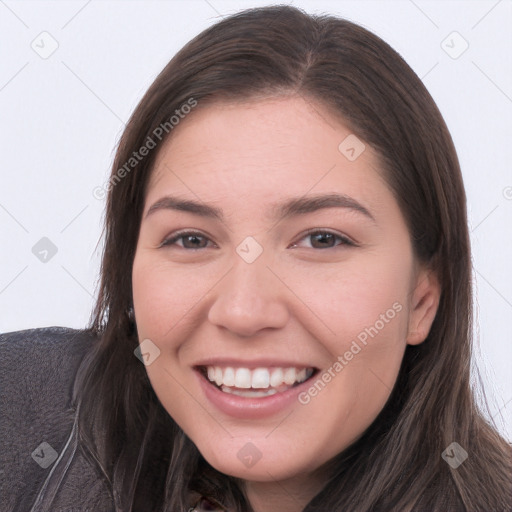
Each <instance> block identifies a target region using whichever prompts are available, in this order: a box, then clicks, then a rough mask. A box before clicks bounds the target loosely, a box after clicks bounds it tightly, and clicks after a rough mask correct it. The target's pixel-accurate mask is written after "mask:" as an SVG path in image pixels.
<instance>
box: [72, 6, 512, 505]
mask: <svg viewBox="0 0 512 512" xmlns="http://www.w3.org/2000/svg"><path fill="white" fill-rule="evenodd" d="M276 95H301V96H302V97H303V98H304V99H306V100H307V101H311V102H313V103H314V102H316V103H318V104H321V105H323V106H325V107H326V108H327V109H328V112H329V113H330V114H331V115H334V116H339V117H340V119H342V120H343V122H344V123H345V124H346V125H348V126H349V127H350V128H351V130H352V131H353V133H355V134H356V135H357V136H358V137H359V138H360V139H362V140H364V141H365V143H367V144H369V145H371V146H372V147H373V148H374V149H375V150H376V151H377V153H378V154H379V155H380V160H381V164H382V172H383V175H384V177H385V179H386V181H387V183H388V185H389V187H390V188H391V190H392V191H393V193H394V195H395V198H396V200H397V202H398V204H399V206H400V208H401V211H402V214H403V216H404V218H405V219H406V222H407V225H408V228H409V232H410V236H411V240H412V243H413V248H414V252H415V255H416V257H417V259H418V261H421V262H423V263H425V264H427V265H429V267H430V268H431V269H432V271H435V272H436V273H437V275H438V278H439V280H440V282H441V286H442V295H441V300H440V304H439V308H438V311H437V315H436V318H435V320H434V323H433V325H432V328H431V331H430V333H429V335H428V337H427V339H426V341H425V342H424V343H422V344H420V345H418V346H408V347H407V349H406V352H405V356H404V359H403V362H402V367H401V370H400V373H399V376H398V380H397V383H396V386H395V388H394V390H393V392H392V394H391V396H390V398H389V400H388V402H387V403H386V405H385V407H384V409H383V410H382V411H381V413H380V414H379V416H378V418H376V419H375V421H374V422H373V423H372V425H371V426H370V427H369V428H368V429H367V430H366V431H365V432H364V434H363V436H362V437H361V438H360V439H359V440H358V441H357V442H356V443H355V444H353V445H352V446H350V447H349V448H348V449H346V450H344V451H343V452H342V453H340V454H339V455H338V456H336V457H335V458H334V459H333V460H331V461H330V462H329V464H328V466H329V467H330V469H331V473H330V474H331V477H330V479H329V480H328V481H326V482H325V487H324V489H323V490H322V491H321V492H320V493H319V494H318V495H317V496H316V497H315V498H314V499H313V500H312V502H311V503H309V504H308V506H307V507H306V508H305V511H308V512H312V511H320V510H321V511H332V512H334V511H342V510H343V511H347V510H350V511H356V510H357V511H376V510H379V511H390V510H400V511H423V510H429V511H446V510H468V511H483V510H486V511H490V510H494V511H504V510H510V507H511V492H510V481H511V478H512V473H511V460H510V452H511V450H510V444H509V443H507V441H506V440H504V439H503V438H502V437H500V435H499V434H498V433H497V431H496V429H495V428H494V427H493V426H492V425H490V424H489V422H488V421H487V420H486V419H485V418H484V416H483V414H482V413H481V411H480V410H479V407H478V405H477V403H476V401H475V397H474V391H473V390H472V389H471V386H470V362H471V345H472V341H471V340H472V290H471V279H472V277H471V276H472V274H471V258H470V244H469V235H468V228H467V217H466V198H465V192H464V187H463V181H462V176H461V171H460V168H459V163H458V160H457V155H456V152H455V149H454V146H453V142H452V139H451V137H450V134H449V132H448V129H447V127H446V125H445V123H444V121H443V119H442V116H441V114H440V113H439V111H438V109H437V107H436V105H435V103H434V101H433V99H432V98H431V96H430V95H429V93H428V92H427V90H426V88H425V87H424V86H423V84H422V83H421V81H420V80H419V78H418V77H417V76H416V75H415V73H414V72H413V71H412V70H411V68H410V67H409V66H408V65H407V64H406V63H405V61H404V60H403V59H402V58H401V57H400V56H399V55H398V54H397V53H396V52H395V51H394V50H393V49H392V48H391V47H390V46H388V45H387V44H386V43H385V42H384V41H382V40H381V39H380V38H378V37H377V36H375V35H374V34H372V33H371V32H369V31H367V30H365V29H363V28H362V27H360V26H358V25H356V24H354V23H351V22H348V21H346V20H343V19H339V18H336V17H333V16H327V15H321V16H320V15H318V16H313V15H308V14H306V13H304V12H303V11H301V10H299V9H296V8H293V7H289V6H272V7H264V8H257V9H248V10H244V11H241V12H239V13H237V14H235V15H233V16H230V17H228V18H226V19H223V20H222V21H220V22H218V23H217V24H215V25H213V26H212V27H210V28H208V29H206V30H205V31H203V32H202V33H201V34H199V35H198V36H197V37H195V38H194V39H193V40H192V41H190V42H189V43H188V44H187V45H186V46H185V47H184V48H183V49H182V50H181V51H179V53H177V54H176V55H175V57H174V58H173V59H172V60H171V61H170V62H169V64H168V65H167V66H166V67H165V69H164V70H163V71H162V72H161V73H160V74H159V76H158V77H157V78H156V80H155V81H154V83H153V84H152V85H151V87H150V88H149V90H148V91H147V93H146V94H145V96H144V97H143V98H142V100H141V101H140V103H139V105H138V106H137V108H136V109H135V111H134V113H133V115H132V117H131V119H130V120H129V122H128V124H127V127H126V129H125V131H124V133H123V135H122V138H121V140H120V142H119V147H118V149H117V154H116V157H115V161H114V165H113V169H112V178H115V179H111V181H110V185H109V190H108V196H107V207H106V217H105V228H104V236H105V245H104V253H103V260H102V265H101V283H100V287H99V295H98V300H97V304H96V307H95V310H94V312H93V316H92V318H91V324H90V326H89V327H88V329H89V330H90V331H91V332H92V333H94V334H95V335H97V337H98V342H97V344H96V345H95V346H94V349H93V350H92V351H91V352H90V354H89V357H88V359H87V360H85V361H84V363H83V365H82V367H81V370H80V372H79V375H78V377H77V380H76V385H75V392H74V398H75V401H76V404H80V415H79V431H80V439H81V441H82V446H83V448H84V451H85V452H86V453H87V454H88V456H89V457H91V458H93V459H94V460H95V461H96V462H97V463H98V464H99V466H100V467H101V468H102V469H103V471H104V473H105V477H106V478H107V479H108V480H109V481H110V483H111V486H112V490H113V495H114V499H115V502H116V508H117V510H123V511H128V510H137V511H139V510H152V511H157V510H158V511H172V512H176V511H178V510H188V509H189V507H190V506H191V503H190V493H191V492H193V491H195V492H197V493H199V494H204V495H207V496H211V497H213V498H214V499H216V500H217V501H219V502H221V503H223V504H224V505H225V506H226V507H227V508H228V509H229V510H233V511H242V510H251V508H250V504H249V503H248V502H247V500H246V498H245V494H244V486H243V482H241V481H239V480H237V479H235V478H232V477H229V476H226V475H223V474H221V473H219V472H218V471H216V470H215V469H214V468H212V467H211V466H210V465H209V464H208V463H207V462H206V461H205V460H204V458H203V457H202V456H201V454H200V453H199V452H198V450H197V448H196V447H195V445H194V444H193V443H192V442H191V441H190V439H189V438H188V437H187V436H186V435H185V434H184V432H183V431H182V430H181V429H180V428H179V427H178V426H177V425H176V423H175V422H174V421H173V419H172V418H171V417H170V416H169V414H168V413H167V412H166V410H165V409H164V408H163V407H162V405H161V404H160V403H159V401H158V399H157V397H156V395H155V393H154V391H153V389H152V387H151V384H150V382H149V379H148V377H147V374H146V371H145V368H144V366H143V365H142V364H141V363H140V361H139V360H138V359H137V358H136V357H135V356H134V353H133V352H134V349H135V348H136V347H137V346H138V340H137V333H136V329H135V327H134V322H133V318H131V316H130V313H129V312H130V307H131V305H132V283H131V269H132V264H133V259H134V253H135V248H136V244H137V238H138V232H139V226H140V221H141V215H142V211H143V207H144V198H145V191H146V187H147V183H148V179H149V176H150V173H151V172H152V168H153V164H154V161H155V158H156V155H157V154H158V150H159V148H160V147H161V146H162V145H163V142H164V141H165V140H166V139H167V138H168V137H170V136H172V127H171V126H169V123H168V121H169V119H170V118H171V117H172V116H173V114H175V111H176V110H179V109H180V108H182V106H183V105H185V104H187V103H188V104H190V101H191V100H192V101H195V102H197V107H196V108H201V105H205V104H208V103H210V102H215V101H218V100H223V101H226V100H227V101H247V100H251V99H254V98H258V97H272V96H276ZM166 122H167V123H168V125H167V130H165V133H163V132H162V133H163V135H165V136H162V137H161V139H162V141H159V143H158V147H156V148H155V149H153V150H152V151H150V152H149V153H148V154H147V155H146V156H145V157H144V158H143V159H141V160H140V161H137V163H136V165H133V168H132V167H130V168H127V167H126V163H127V162H129V161H130V158H131V157H133V153H134V152H136V151H137V150H138V149H139V148H141V147H142V146H144V145H145V144H146V145H147V143H148V137H151V138H153V139H154V138H155V129H157V128H158V127H159V126H161V125H162V124H164V123H166ZM185 122H186V121H185ZM123 166H125V172H123V173H121V172H120V171H119V170H120V169H122V168H123ZM121 174H122V176H120V175H121ZM452 442H457V443H458V444H459V445H460V446H461V447H463V448H464V450H465V451H466V452H467V453H468V458H467V459H466V460H465V461H464V462H463V463H462V464H461V465H460V466H459V467H458V468H456V469H454V468H452V467H451V466H450V465H449V464H447V462H446V461H445V460H443V458H442V456H441V454H442V452H443V451H444V450H445V449H446V448H447V447H449V446H450V445H451V443H452Z"/></svg>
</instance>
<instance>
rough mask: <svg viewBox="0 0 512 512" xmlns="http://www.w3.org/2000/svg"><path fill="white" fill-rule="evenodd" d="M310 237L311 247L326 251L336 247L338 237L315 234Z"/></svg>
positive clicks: (329, 234)
mask: <svg viewBox="0 0 512 512" xmlns="http://www.w3.org/2000/svg"><path fill="white" fill-rule="evenodd" d="M309 236H310V239H311V247H314V248H315V249H325V248H328V247H334V246H335V245H336V236H335V235H333V234H332V233H315V234H313V235H309Z"/></svg>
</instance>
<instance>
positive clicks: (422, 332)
mask: <svg viewBox="0 0 512 512" xmlns="http://www.w3.org/2000/svg"><path fill="white" fill-rule="evenodd" d="M440 298H441V286H440V284H439V280H438V278H437V275H436V274H435V272H434V271H433V270H431V269H427V268H422V269H421V270H420V271H419V272H418V273H417V276H416V282H415V287H414V291H413V293H412V298H411V303H410V310H409V331H408V334H407V339H406V341H407V343H408V344H409V345H419V344H420V343H423V342H424V341H425V339H426V338H427V336H428V333H429V332H430V328H431V327H432V323H433V322H434V318H435V317H436V313H437V308H438V306H439V300H440Z"/></svg>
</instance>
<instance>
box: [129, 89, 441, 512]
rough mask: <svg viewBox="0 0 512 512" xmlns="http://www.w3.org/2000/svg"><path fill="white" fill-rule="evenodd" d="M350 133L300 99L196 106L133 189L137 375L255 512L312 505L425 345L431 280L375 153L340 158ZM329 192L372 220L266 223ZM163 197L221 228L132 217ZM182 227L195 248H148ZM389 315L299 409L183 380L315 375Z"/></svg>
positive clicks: (173, 218) (198, 221)
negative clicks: (291, 203)
mask: <svg viewBox="0 0 512 512" xmlns="http://www.w3.org/2000/svg"><path fill="white" fill-rule="evenodd" d="M350 134H351V131H350V129H349V128H348V127H346V126H345V125H344V124H342V123H341V122H340V121H339V120H336V119H334V118H333V117H331V115H330V114H329V112H328V111H327V110H325V109H324V108H322V106H321V105H319V104H318V103H316V102H315V101H314V100H309V99H308V100H305V99H303V98H302V97H299V96H288V97H279V98H270V99H265V100H261V99H259V100H255V101H252V102H246V103H238V104H235V103H232V104H220V103H214V104H211V105H208V106H205V105H203V106H201V105H199V106H198V108H197V109H196V110H195V111H194V112H193V113H192V114H190V115H189V116H188V117H187V118H186V119H185V120H183V121H182V122H181V123H180V124H179V125H178V126H177V127H176V128H175V129H174V130H173V132H172V137H171V138H170V139H169V140H167V141H166V142H165V144H164V145H163V146H162V148H161V151H160V153H159V155H158V158H157V161H156V164H155V167H154V170H153V173H152V176H151V179H150V183H149V186H148V189H147V195H146V202H145V209H144V213H143V220H142V223H141V229H140V235H139V240H138V245H137V249H136V254H135V259H134V264H133V274H132V278H133V299H134V309H135V316H136V323H137V329H138V335H139V339H140V340H141V341H142V340H144V339H146V338H149V339H151V340H152V342H153V343H155V344H156V345H157V346H158V348H159V349H160V351H161V353H160V356H159V357H158V358H157V359H155V361H154V362H153V363H152V364H150V365H148V366H146V370H147V372H148V376H149V378H150V380H151V383H152V386H153V388H154V390H155V392H156V394H157V396H158V398H159V399H160V401H161V403H162V404H163V406H164V407H165V409H166V410H167V411H168V412H169V414H170V415H171V416H172V417H173V418H174V420H175V421H176V422H177V423H178V424H179V425H180V426H181V428H182V429H183V430H184V431H185V432H186V434H187V435H188V436H189V437H190V438H191V439H192V441H193V442H194V443H195V444H196V446H197V447H198V449H199V450H200V452H201V453H202V455H203V456H204V457H205V459H206V460H207V461H208V462H209V463H210V464H211V465H212V466H213V467H215V468H216V469H218V470H219V471H221V472H223V473H225V474H228V475H233V476H236V477H238V478H241V479H243V480H244V481H245V483H246V492H247V496H248V498H249V500H250V502H251V505H252V506H253V508H254V510H255V511H256V512H272V511H279V512H286V511H294V512H296V511H300V510H302V509H303V508H304V506H305V505H306V504H307V503H308V501H310V500H311V498H312V497H313V496H314V495H315V494H316V493H317V492H319V490H320V489H321V488H322V486H323V484H324V483H325V478H326V476H325V475H324V474H323V473H322V466H323V465H324V464H325V463H326V462H327V461H329V460H330V459H331V458H332V457H334V456H335V455H336V454H338V453H340V452H341V451H342V450H344V449H345V448H347V447H348V446H349V445H350V444H352V443H353V442H354V441H355V440H356V439H357V438H358V437H360V436H361V434H362V433H363V432H364V430H365V429H366V428H367V427H368V426H369V425H370V424H371V423H372V421H373V420H374V419H375V418H376V416H377V415H378V413H379V412H380V411H381V410H382V408H383V406H384V405H385V403H386V400H387V399H388V397H389V395H390V392H391V389H392V387H393V385H394V383H395V381H396V378H397V375H398V371H399V367H400V363H401V360H402V357H403V354H404V350H405V348H406V345H407V344H408V343H409V344H417V343H421V342H422V341H424V339H425V337H426V336H427V334H428V332H429V329H430V327H431V324H432V321H433V319H434V317H435V313H436V310H437V307H438V303H439V295H440V287H439V283H438V281H437V280H436V278H435V276H434V275H433V274H432V273H431V272H429V271H428V270H427V269H425V268H423V267H422V266H421V265H419V263H418V262H417V261H416V259H415V257H414V255H413V251H412V246H411V242H410V236H409V233H408V230H407V227H406V224H405V221H404V218H403V216H402V214H401V212H400V210H399V207H398V204H397V202H396V200H395V199H394V197H393V195H392V193H391V191H390V190H389V188H388V186H387V184H386V182H385V180H384V178H383V175H382V171H381V170H380V166H379V159H378V157H377V155H376V153H375V152H374V151H372V149H371V148H370V147H369V146H368V145H366V149H365V150H364V151H363V152H362V153H361V155H360V156H359V157H358V158H357V159H356V160H355V161H349V160H348V159H347V158H346V156H345V155H344V154H342V153H341V152H340V151H339V150H338V145H339V144H340V142H342V141H343V140H344V139H345V137H347V136H348V135H350ZM333 192H336V193H340V194H346V195H348V196H350V197H351V198H353V199H355V200H356V201H357V202H359V203H360V204H361V205H363V206H364V207H365V208H366V209H367V210H368V211H369V212H370V213H371V215H372V216H373V220H372V219H370V218H369V217H367V216H365V215H363V214H362V213H360V212H357V211H354V210H352V209H348V208H342V207H329V208H323V209H320V210H318V211H315V212H310V213H306V214H299V215H294V216H291V217H289V218H284V219H281V220H279V219H277V218H275V217H273V216H272V213H273V211H274V210H272V206H273V205H274V204H276V203H281V202H283V201H285V200H286V199H289V198H300V197H304V196H306V197H312V196H315V195H322V194H328V193H333ZM171 194H172V195H173V196H176V197H178V198H180V199H188V200H192V201H199V202H200V203H202V204H208V205H213V206H215V207H217V208H221V209H222V211H223V218H222V220H218V219H214V218H205V217H202V216H199V215H197V214H194V213H190V212H183V211H176V210H174V209H159V210H155V211H153V212H152V213H151V214H150V215H148V216H146V215H147V212H148V210H149V208H150V207H151V206H152V205H153V204H154V203H155V202H157V201H158V200H160V199H161V198H162V197H163V196H166V195H171ZM184 228H187V229H192V230H194V231H198V232H200V233H202V237H200V238H199V239H195V240H193V242H194V243H195V244H196V245H195V246H197V245H199V247H200V248H195V249H191V248H186V247H194V245H192V246H191V245H184V243H185V244H187V240H188V239H187V240H184V239H179V240H178V241H177V242H176V243H175V244H174V245H168V246H160V245H161V243H162V242H163V241H164V240H166V239H169V238H170V235H172V234H173V233H176V232H177V231H178V230H182V229H184ZM313 228H315V229H317V228H318V229H323V230H328V231H330V232H332V233H334V235H336V236H334V237H330V238H328V242H327V245H328V247H323V248H318V245H315V243H316V238H315V237H311V236H308V235H307V234H305V232H306V231H307V230H309V229H313ZM338 235H342V236H346V237H348V238H349V239H350V240H352V241H353V242H354V243H356V244H357V245H355V246H351V245H346V244H343V243H341V240H340V239H338V238H337V236H338ZM247 236H252V237H254V238H255V239H256V240H257V241H258V243H259V244H260V245H261V247H262V248H263V252H262V254H261V255H260V256H259V257H258V258H257V259H256V260H255V261H254V262H253V263H250V264H249V263H247V262H246V261H244V259H242V258H241V257H240V256H239V254H238V253H237V252H236V248H237V246H238V245H239V244H240V242H242V240H244V239H245V238H246V237H247ZM329 243H332V246H330V247H329ZM204 244H206V245H205V246H204ZM201 246H203V247H202V248H201ZM397 303H398V304H399V305H400V306H401V311H400V312H399V313H397V314H396V316H394V318H393V319H392V320H389V321H388V322H387V323H385V325H384V327H383V328H382V329H380V330H378V334H377V335H375V336H374V337H372V338H369V340H368V343H367V345H365V346H363V345H361V344H360V345H361V346H362V349H361V351H360V352H359V353H357V355H355V356H354V357H353V359H352V360H350V361H348V363H347V364H346V365H345V366H344V367H343V370H342V371H340V372H338V373H336V376H335V377H334V378H332V379H331V381H330V382H329V383H328V384H327V385H326V386H325V387H324V388H323V389H322V390H321V392H319V393H318V394H317V395H316V396H314V397H312V398H311V400H310V401H309V403H307V404H305V405H303V404H301V403H299V402H294V403H293V405H292V406H291V407H288V408H286V409H285V410H282V411H279V412H278V413H277V414H274V415H272V416H270V417H267V418H263V419H251V420H245V419H236V418H233V417H231V416H228V415H226V414H224V413H222V412H220V411H219V410H218V409H217V408H215V407H214V405H213V404H212V403H210V402H209V401H208V400H207V399H206V398H205V396H204V393H203V392H202V389H201V388H200V386H199V384H198V379H197V376H196V373H195V371H194V370H193V369H192V367H193V366H194V364H196V363H197V362H198V361H199V360H201V359H203V358H205V357H207V356H211V355H217V356H222V357H228V356H229V357H237V358H241V359H249V360H251V359H255V358H257V357H260V356H261V355H265V356H266V357H276V358H277V359H279V358H281V359H288V358H290V355H293V358H294V361H295V360H296V361H302V362H304V363H305V364H306V365H308V366H312V367H315V368H318V369H320V370H321V373H322V372H325V371H327V369H328V368H330V367H332V366H333V364H334V362H335V361H336V360H337V358H338V356H340V355H343V354H344V353H345V352H346V351H347V350H349V349H350V346H351V343H352V342H353V341H354V340H356V339H357V336H358V335H359V334H360V333H361V332H362V331H364V329H365V328H366V327H369V326H373V325H375V323H376V321H377V320H379V318H381V317H380V315H382V314H386V311H388V310H389V309H390V308H392V306H393V304H397ZM321 373H320V374H321ZM247 442H251V443H253V444H254V445H255V446H256V447H257V448H258V450H259V451H260V452H261V454H262V456H261V459H260V460H259V461H258V462H257V463H256V464H255V465H254V466H252V467H250V468H248V467H246V466H245V465H244V464H242V463H241V462H240V460H239V459H238V457H237V453H238V451H239V450H240V449H241V448H242V447H243V446H244V445H245V444H246V443H247Z"/></svg>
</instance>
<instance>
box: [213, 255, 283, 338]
mask: <svg viewBox="0 0 512 512" xmlns="http://www.w3.org/2000/svg"><path fill="white" fill-rule="evenodd" d="M216 289H217V296H216V298H215V300H214V301H213V303H212V305H211V307H210V309H209V311H208V320H209V321H210V322H211V323H212V324H214V325H216V326H218V327H220V328H224V329H227V330H228V331H230V332H232V333H233V334H236V335H238V336H242V337H249V336H254V335H256V334H258V333H259V332H260V331H262V330H264V329H279V328H282V327H284V326H285V325H286V323H287V322H288V319H289V310H288V308H287V306H286V301H285V294H284V290H283V285H282V283H280V282H279V280H278V279H276V277H275V276H274V274H273V273H272V272H271V271H270V270H269V269H268V268H267V266H266V264H265V263H264V261H259V260H258V261H257V262H253V263H250V264H249V263H246V262H245V261H243V260H241V259H240V260H239V261H236V262H235V264H234V266H233V267H232V269H231V270H230V271H229V272H228V273H227V275H226V276H225V277H224V279H222V280H221V282H220V283H219V284H218V286H217V287H216Z"/></svg>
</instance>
